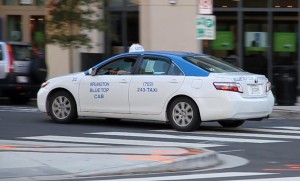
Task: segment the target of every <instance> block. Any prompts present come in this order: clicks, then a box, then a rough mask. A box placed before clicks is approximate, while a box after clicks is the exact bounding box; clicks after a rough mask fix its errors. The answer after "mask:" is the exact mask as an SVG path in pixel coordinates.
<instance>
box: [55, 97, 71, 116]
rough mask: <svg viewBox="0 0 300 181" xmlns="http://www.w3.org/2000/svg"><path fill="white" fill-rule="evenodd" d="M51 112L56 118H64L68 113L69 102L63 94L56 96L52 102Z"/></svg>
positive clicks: (69, 109) (69, 108) (69, 110)
mask: <svg viewBox="0 0 300 181" xmlns="http://www.w3.org/2000/svg"><path fill="white" fill-rule="evenodd" d="M52 112H53V114H54V115H55V117H57V118H58V119H65V118H66V117H68V116H69V115H70V112H71V103H70V101H69V99H68V98H66V97H65V96H58V97H56V98H55V99H54V101H53V103H52Z"/></svg>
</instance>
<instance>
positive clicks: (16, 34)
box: [7, 15, 22, 41]
mask: <svg viewBox="0 0 300 181" xmlns="http://www.w3.org/2000/svg"><path fill="white" fill-rule="evenodd" d="M7 36H8V37H7V39H8V40H9V41H22V26H21V16H20V15H8V16H7Z"/></svg>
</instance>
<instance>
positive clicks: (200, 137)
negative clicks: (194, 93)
mask: <svg viewBox="0 0 300 181" xmlns="http://www.w3.org/2000/svg"><path fill="white" fill-rule="evenodd" d="M86 134H96V135H110V136H130V137H131V136H134V137H147V138H164V139H176V140H195V141H199V140H202V141H203V140H205V141H221V142H239V143H276V142H285V141H281V140H258V139H243V138H220V137H205V136H198V135H196V136H186V135H180V136H177V135H167V134H150V133H128V132H97V133H86Z"/></svg>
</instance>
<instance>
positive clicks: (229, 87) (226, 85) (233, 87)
mask: <svg viewBox="0 0 300 181" xmlns="http://www.w3.org/2000/svg"><path fill="white" fill-rule="evenodd" d="M214 86H215V88H216V89H217V90H224V91H233V92H240V93H243V89H242V87H241V85H240V84H239V83H235V82H214Z"/></svg>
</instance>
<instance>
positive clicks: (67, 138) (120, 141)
mask: <svg viewBox="0 0 300 181" xmlns="http://www.w3.org/2000/svg"><path fill="white" fill-rule="evenodd" d="M22 139H30V140H44V141H58V142H63V141H66V142H78V143H100V144H116V145H140V146H179V147H180V146H182V147H188V148H208V147H217V146H225V145H221V144H209V143H207V144H202V143H180V142H167V141H148V140H128V139H126V140H125V139H109V138H90V137H71V136H52V135H48V136H32V137H22Z"/></svg>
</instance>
